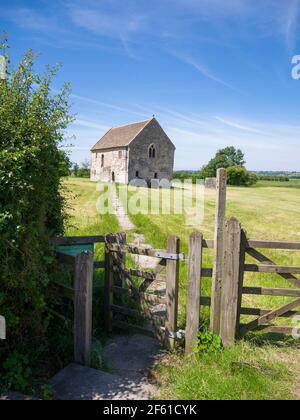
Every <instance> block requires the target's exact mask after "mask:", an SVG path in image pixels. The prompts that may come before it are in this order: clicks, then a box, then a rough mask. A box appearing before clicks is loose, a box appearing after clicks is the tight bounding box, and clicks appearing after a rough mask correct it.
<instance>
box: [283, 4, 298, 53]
mask: <svg viewBox="0 0 300 420" xmlns="http://www.w3.org/2000/svg"><path fill="white" fill-rule="evenodd" d="M299 12H300V0H291V2H290V5H287V17H286V24H285V40H286V45H287V48H288V51H289V52H290V53H292V51H293V49H294V43H295V35H296V30H297V22H298V18H299Z"/></svg>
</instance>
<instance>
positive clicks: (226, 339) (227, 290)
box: [220, 218, 241, 347]
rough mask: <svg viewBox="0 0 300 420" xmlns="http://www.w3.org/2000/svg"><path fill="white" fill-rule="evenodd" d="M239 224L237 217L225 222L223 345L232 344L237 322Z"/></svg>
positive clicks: (222, 298) (222, 308) (222, 297)
mask: <svg viewBox="0 0 300 420" xmlns="http://www.w3.org/2000/svg"><path fill="white" fill-rule="evenodd" d="M240 248H241V225H240V223H239V221H238V220H237V219H234V218H232V219H230V220H228V221H227V222H226V224H225V235H224V250H225V252H224V272H223V282H222V296H221V325H220V336H221V338H222V342H223V345H224V346H225V347H226V346H231V345H233V344H234V341H235V335H236V330H237V322H238V302H239V279H240V267H239V262H240Z"/></svg>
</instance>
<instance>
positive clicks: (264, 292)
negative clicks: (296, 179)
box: [186, 218, 300, 353]
mask: <svg viewBox="0 0 300 420" xmlns="http://www.w3.org/2000/svg"><path fill="white" fill-rule="evenodd" d="M222 240H223V251H222V256H221V261H222V264H221V265H222V267H221V273H220V274H221V276H220V279H221V281H220V285H221V287H220V291H221V293H219V295H218V299H216V295H215V302H214V303H215V304H214V306H213V305H212V298H211V296H202V295H201V280H202V278H204V277H212V278H213V279H214V278H215V276H213V269H208V268H202V260H203V258H202V254H203V249H204V248H210V247H211V248H213V247H214V248H215V246H214V242H213V241H207V240H204V239H203V237H202V235H201V234H199V233H194V234H192V235H191V237H190V241H189V274H188V304H187V323H186V352H187V353H190V352H191V351H192V348H193V346H194V344H195V342H196V339H197V333H198V330H199V313H200V307H201V306H210V308H211V309H210V318H211V320H212V319H214V327H216V326H217V328H218V330H219V334H220V336H221V338H222V342H223V345H224V346H230V345H232V344H233V343H234V341H235V339H236V337H237V336H239V335H242V334H245V333H247V332H249V331H252V330H263V331H265V332H268V333H280V334H290V335H292V334H293V333H294V334H297V335H298V334H300V328H298V327H297V325H291V323H290V325H275V324H274V322H275V321H276V320H277V319H278V318H289V319H291V318H292V317H294V316H295V315H300V312H299V311H297V310H296V309H297V308H300V279H299V278H298V277H297V274H300V267H292V266H283V265H279V264H276V263H275V262H274V261H273V260H272V259H270V258H269V257H267V256H266V255H265V254H264V251H263V250H264V249H269V250H270V249H271V250H292V251H300V242H287V241H271V240H253V239H247V236H246V232H245V231H244V230H243V229H242V227H241V225H240V223H239V221H238V220H237V219H235V218H231V219H230V220H227V221H226V222H225V224H224V232H223V234H222ZM247 257H252V259H254V260H256V261H255V262H249V261H247ZM247 272H251V273H257V274H259V273H266V274H273V275H274V274H277V275H279V276H280V277H281V278H283V279H284V280H286V281H287V287H286V288H278V287H277V288H276V287H269V288H268V287H257V286H256V287H253V286H251V285H248V284H247V286H246V285H245V279H244V278H245V273H247ZM291 285H292V286H293V288H291V287H288V286H291ZM215 290H216V285H215V284H214V281H213V282H212V293H211V295H212V296H213V293H214V291H215ZM245 295H261V296H274V297H275V298H276V297H286V298H291V301H289V302H287V303H285V304H284V305H281V306H279V307H278V308H276V309H268V308H257V307H256V308H254V307H245V306H243V296H245ZM292 298H295V299H292ZM216 307H217V308H219V310H218V311H217V313H216V312H215V308H216ZM242 315H248V316H255V317H257V318H256V319H254V320H252V321H251V322H248V323H246V324H242V323H241V316H242Z"/></svg>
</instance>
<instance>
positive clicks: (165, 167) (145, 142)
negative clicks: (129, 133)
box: [128, 120, 175, 181]
mask: <svg viewBox="0 0 300 420" xmlns="http://www.w3.org/2000/svg"><path fill="white" fill-rule="evenodd" d="M152 144H153V145H154V146H155V158H149V147H150V146H151V145H152ZM174 153H175V147H174V145H173V143H172V142H171V141H170V139H169V138H168V136H167V135H166V134H165V132H164V131H163V130H162V128H161V127H160V125H159V124H158V123H157V122H156V120H152V121H151V122H150V123H149V124H148V125H147V126H146V127H145V128H144V130H142V132H141V133H140V134H139V135H138V136H137V137H136V138H135V139H134V140H133V142H132V143H131V144H130V146H129V156H130V159H129V165H128V179H129V181H130V180H131V179H134V178H136V177H137V174H138V178H142V179H146V180H151V179H154V178H155V174H156V175H157V178H158V179H168V180H171V179H172V178H173V166H174Z"/></svg>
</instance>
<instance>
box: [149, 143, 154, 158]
mask: <svg viewBox="0 0 300 420" xmlns="http://www.w3.org/2000/svg"><path fill="white" fill-rule="evenodd" d="M155 155H156V150H155V146H154V144H151V146H150V147H149V158H150V159H154V158H155Z"/></svg>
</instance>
